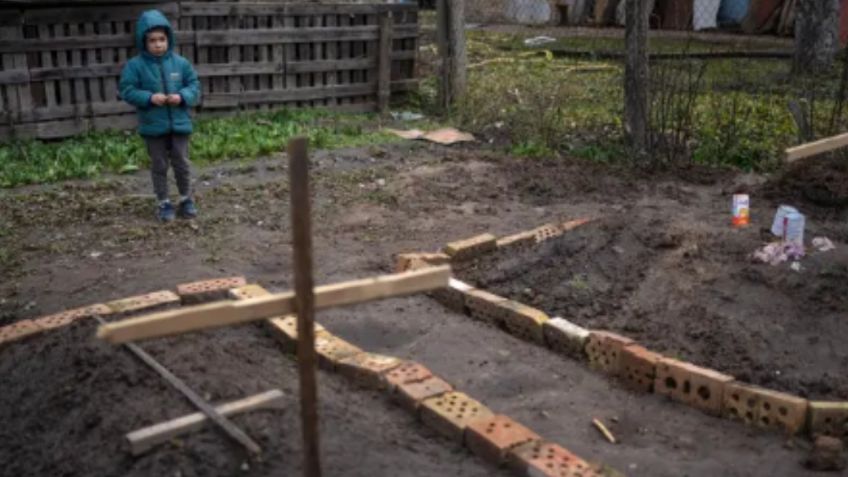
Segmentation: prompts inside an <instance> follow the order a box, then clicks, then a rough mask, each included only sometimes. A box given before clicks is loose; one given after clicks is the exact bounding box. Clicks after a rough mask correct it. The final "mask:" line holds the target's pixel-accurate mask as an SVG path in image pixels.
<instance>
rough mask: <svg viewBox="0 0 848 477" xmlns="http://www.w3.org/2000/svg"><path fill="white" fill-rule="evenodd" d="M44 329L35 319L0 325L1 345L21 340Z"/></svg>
mask: <svg viewBox="0 0 848 477" xmlns="http://www.w3.org/2000/svg"><path fill="white" fill-rule="evenodd" d="M42 331H43V330H42V329H41V327H40V326H38V324H37V323H36V322H34V321H33V320H20V321H16V322H14V323H12V324H10V325H6V326H3V327H0V345H3V344H7V343H11V342H13V341H20V340H23V339H24V338H27V337H30V336H32V335H35V334H37V333H41V332H42Z"/></svg>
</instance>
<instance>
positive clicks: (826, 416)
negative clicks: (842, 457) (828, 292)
mask: <svg viewBox="0 0 848 477" xmlns="http://www.w3.org/2000/svg"><path fill="white" fill-rule="evenodd" d="M810 434H812V435H813V436H815V435H817V434H821V435H825V436H832V437H837V438H840V439H848V402H828V401H810Z"/></svg>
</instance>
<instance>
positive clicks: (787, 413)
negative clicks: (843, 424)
mask: <svg viewBox="0 0 848 477" xmlns="http://www.w3.org/2000/svg"><path fill="white" fill-rule="evenodd" d="M726 392H727V389H726V388H725V393H726ZM757 392H758V393H759V395H760V408H759V412H758V413H757V425H758V426H760V427H770V428H777V429H780V430H782V431H784V432H786V433H787V434H796V433H798V432H800V431H801V430H803V429H804V426H805V425H806V424H807V408H808V407H809V401H807V400H806V399H804V398H800V397H798V396H793V395H791V394H787V393H782V392H779V391H772V390H771V389H762V388H760V389H758V390H757ZM846 430H848V429H846Z"/></svg>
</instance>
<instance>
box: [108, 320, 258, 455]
mask: <svg viewBox="0 0 848 477" xmlns="http://www.w3.org/2000/svg"><path fill="white" fill-rule="evenodd" d="M94 318H95V319H96V320H97V321H99V322H100V324H101V326H104V325H105V324H106V320H104V319H103V317H101V316H99V315H94ZM124 346H126V347H127V348H128V349H129V350H130V351H132V353H133V354H134V355H136V356H137V357H138V358H139V359H140V360H142V361H144V363H145V364H147V365H148V366H150V367H151V368H153V370H154V371H156V372H157V373H159V375H160V376H162V377H163V378H164V379H165V381H168V383H169V384H170V385H171V386H173V387H175V388H177V390H178V391H179V392H181V393H183V396H185V397H186V398H188V400H189V401H191V403H192V404H194V405H195V407H197V408H198V409H200V410H201V411H202V412H203V413H204V414H206V415H207V416H209V419H210V420H211V421H212V422H214V423H215V424H217V425H218V427H220V428H221V429H223V431H224V432H226V433H227V434H228V435H229V436H230V437H232V438H233V439H235V440H236V441H238V442H239V443H240V444H241V445H243V446H244V447H245V448H246V449H247V450H249V451H250V452H251V453H253V454H257V455H258V454H261V453H262V448H261V447H259V444H257V443H256V442H254V441H253V439H251V438H250V437H249V436H248V435H247V434H245V433H244V431H242V430H241V429H239V428H238V427H236V425H235V424H233V423H232V422H231V421H230V420H229V419H227V418H226V417H224V416H222V415H221V413H219V412H218V411H216V410H215V408H214V407H212V405H211V404H209V403H208V402H206V400H205V399H203V398H202V397H200V395H199V394H197V393H196V392H194V390H192V389H191V388H190V387H188V385H187V384H186V383H185V382H183V380H182V379H180V378H178V377H176V376H175V375H174V374H173V373H172V372H170V371H168V368H166V367H164V366H162V365H161V364H159V362H158V361H156V360H155V359H153V356H150V355H149V354H147V352H146V351H144V350H143V349H141V348H139V347H138V345H136V344H135V343H124Z"/></svg>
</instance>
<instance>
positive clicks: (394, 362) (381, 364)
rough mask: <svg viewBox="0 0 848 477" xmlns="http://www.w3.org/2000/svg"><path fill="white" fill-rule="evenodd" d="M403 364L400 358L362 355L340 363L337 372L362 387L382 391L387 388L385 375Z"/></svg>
mask: <svg viewBox="0 0 848 477" xmlns="http://www.w3.org/2000/svg"><path fill="white" fill-rule="evenodd" d="M401 364H403V361H401V360H400V359H398V358H395V357H392V356H383V355H379V354H374V353H362V354H358V355H354V356H351V357H349V358H345V359H343V360H341V361H339V362H338V363H337V364H336V370H337V371H338V372H339V374H341V375H342V376H345V377H347V378H348V379H350V380H352V381H354V382H355V383H357V384H359V385H360V386H363V387H366V388H371V389H380V388H383V387H385V386H386V384H385V380H384V379H385V377H384V375H385V374H386V373H387V372H388V371H391V370H392V369H395V368H397V367H399V366H400V365H401Z"/></svg>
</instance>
